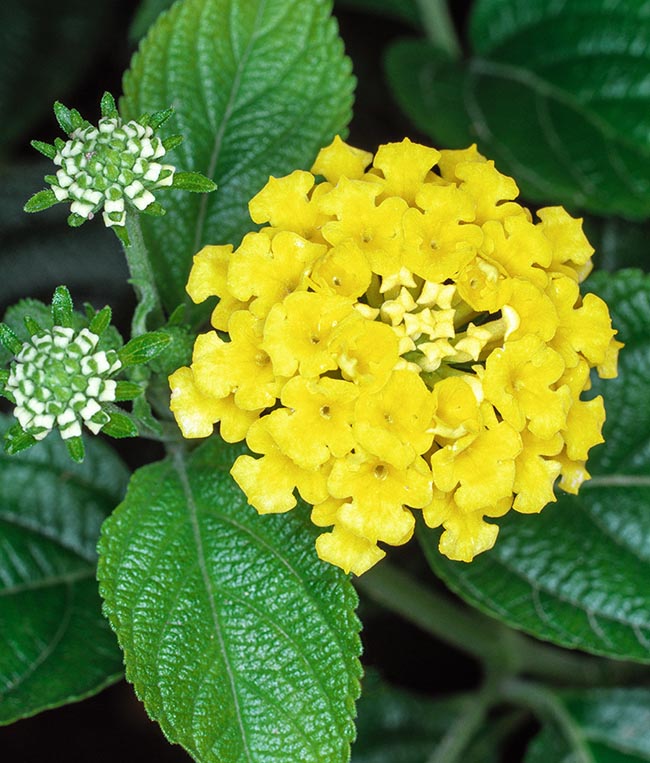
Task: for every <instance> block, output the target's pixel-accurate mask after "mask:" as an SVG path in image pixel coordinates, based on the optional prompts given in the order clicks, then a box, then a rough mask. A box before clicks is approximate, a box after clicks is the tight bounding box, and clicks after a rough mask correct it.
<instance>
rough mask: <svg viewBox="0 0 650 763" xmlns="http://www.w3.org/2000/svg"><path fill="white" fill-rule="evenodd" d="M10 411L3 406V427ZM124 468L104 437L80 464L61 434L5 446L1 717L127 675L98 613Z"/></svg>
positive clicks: (0, 486) (0, 478)
mask: <svg viewBox="0 0 650 763" xmlns="http://www.w3.org/2000/svg"><path fill="white" fill-rule="evenodd" d="M9 421H10V419H9V418H8V417H2V416H0V431H3V430H4V429H6V427H7V426H8V423H9ZM127 476H128V474H127V470H126V468H125V467H124V465H123V464H122V462H121V461H120V460H119V458H118V457H117V456H116V455H115V453H114V452H113V451H112V450H111V449H110V448H108V447H107V446H106V445H104V444H103V443H100V442H97V441H93V442H90V443H88V453H87V455H86V460H85V462H84V463H83V464H80V465H78V464H73V463H72V462H71V461H70V458H69V456H68V454H67V452H66V447H65V445H64V443H63V442H62V441H61V440H60V439H59V438H58V437H48V438H46V439H45V440H44V441H43V442H41V443H37V444H36V445H35V446H34V447H33V448H31V449H30V450H29V451H26V452H24V453H21V454H20V455H18V456H12V457H9V456H5V455H4V454H0V495H1V496H2V498H1V499H0V622H1V623H2V627H1V628H0V723H10V722H12V721H14V720H16V719H17V718H23V717H25V716H29V715H33V714H34V713H37V712H40V711H41V710H44V709H46V708H49V707H56V706H58V705H61V704H64V703H66V702H72V701H74V700H78V699H81V698H82V697H86V696H88V695H90V694H94V693H95V692H97V691H99V690H100V689H102V688H103V687H104V686H106V685H107V684H109V683H112V682H113V681H115V680H117V679H118V678H119V677H120V674H121V658H120V653H119V649H118V648H117V644H116V643H115V637H114V635H113V634H112V633H111V631H110V628H109V627H108V623H107V622H106V620H105V619H104V617H103V616H102V614H101V606H100V600H99V596H98V593H97V583H96V581H95V565H96V551H95V546H96V543H97V537H98V535H99V528H100V524H101V522H102V521H103V519H104V518H105V517H106V515H107V514H108V513H109V512H110V511H111V510H112V509H113V507H114V506H115V505H116V504H117V503H118V502H119V501H120V499H121V497H122V495H123V494H124V489H125V487H126V481H127Z"/></svg>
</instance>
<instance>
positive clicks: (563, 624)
mask: <svg viewBox="0 0 650 763" xmlns="http://www.w3.org/2000/svg"><path fill="white" fill-rule="evenodd" d="M587 288H589V289H591V290H593V291H596V292H597V293H599V294H600V296H602V297H603V298H604V299H605V300H606V301H607V303H608V304H609V307H610V311H611V313H612V316H613V323H614V326H616V327H617V328H618V329H619V336H620V338H621V339H622V340H623V341H624V342H625V343H626V347H625V349H624V350H623V351H622V353H621V356H620V365H619V376H618V378H617V379H608V380H604V381H603V380H600V379H596V380H594V385H593V389H592V391H591V393H590V394H592V395H596V394H602V395H603V397H604V399H605V408H606V410H607V421H606V423H605V427H604V431H603V434H604V437H605V444H604V445H600V446H598V447H597V448H595V449H594V450H593V451H592V453H591V454H590V456H591V457H590V460H589V462H588V464H587V468H588V469H589V472H590V473H591V474H592V476H593V478H592V480H591V481H589V482H586V483H585V484H584V485H583V486H582V488H581V490H580V493H579V495H578V496H568V495H564V494H561V491H560V494H561V497H560V498H559V500H558V502H557V503H556V504H550V505H549V506H547V507H546V508H545V509H544V510H543V512H542V513H541V515H539V516H517V515H515V513H514V512H510V513H509V514H508V516H507V517H505V518H504V520H503V521H501V522H499V524H500V525H501V531H500V533H499V537H498V538H497V542H496V545H495V547H494V548H493V549H492V550H491V551H488V552H486V553H483V554H481V555H480V556H479V557H477V558H476V559H475V560H474V561H473V562H472V563H471V564H463V563H459V562H452V561H449V560H448V559H446V558H445V557H443V556H442V555H441V554H440V553H439V552H438V550H437V539H438V533H437V532H434V531H431V530H424V531H422V532H421V533H420V535H419V537H420V541H421V543H422V545H423V547H424V549H425V552H426V554H427V557H428V559H429V562H430V564H431V566H432V568H433V569H434V571H435V572H436V573H437V574H438V575H439V576H440V577H441V578H443V580H445V582H446V583H447V584H448V585H449V586H450V587H451V588H452V589H453V590H455V591H457V592H458V593H459V594H460V595H461V596H462V597H463V598H464V599H466V600H467V601H468V602H470V603H471V604H473V605H474V606H476V607H478V608H479V609H481V610H483V611H484V612H487V613H488V614H491V615H493V616H494V617H496V618H498V619H500V620H503V621H504V622H506V623H508V624H510V625H512V626H514V627H516V628H520V629H522V630H525V631H527V632H529V633H532V634H533V635H535V636H537V637H539V638H542V639H547V640H550V641H554V642H555V643H557V644H560V645H562V646H567V647H572V648H579V649H583V650H585V651H589V652H594V653H597V654H603V655H609V656H611V657H618V658H627V659H632V660H638V661H643V662H650V589H649V588H648V585H647V582H648V580H650V548H649V547H648V542H647V539H648V537H650V511H649V507H650V385H648V378H649V377H650V276H645V275H643V274H642V273H641V272H640V271H637V270H628V271H621V272H619V273H617V274H616V275H611V274H604V273H601V274H599V275H598V276H595V277H592V278H591V279H590V280H589V282H588V284H587Z"/></svg>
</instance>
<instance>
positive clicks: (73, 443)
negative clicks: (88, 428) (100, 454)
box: [65, 437, 86, 464]
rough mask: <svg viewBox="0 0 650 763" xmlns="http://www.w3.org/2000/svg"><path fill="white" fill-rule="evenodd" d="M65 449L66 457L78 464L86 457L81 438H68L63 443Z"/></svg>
mask: <svg viewBox="0 0 650 763" xmlns="http://www.w3.org/2000/svg"><path fill="white" fill-rule="evenodd" d="M65 445H66V448H67V449H68V455H69V456H70V458H71V459H72V460H73V461H74V462H76V463H77V464H80V463H81V462H82V461H83V460H84V456H85V455H86V449H85V448H84V441H83V438H81V437H70V438H69V439H67V440H66V441H65Z"/></svg>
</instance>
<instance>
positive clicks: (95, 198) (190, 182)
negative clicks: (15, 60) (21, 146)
mask: <svg viewBox="0 0 650 763" xmlns="http://www.w3.org/2000/svg"><path fill="white" fill-rule="evenodd" d="M101 112H102V117H101V119H100V120H99V123H98V125H97V126H96V127H95V126H94V125H91V124H90V122H88V121H87V120H85V119H84V118H83V117H82V116H81V114H80V113H79V112H78V111H77V110H76V109H69V108H67V106H64V105H63V104H62V103H59V102H58V101H57V102H56V103H55V104H54V114H55V116H56V118H57V121H58V123H59V126H60V127H61V129H62V130H63V131H64V132H65V133H66V135H67V136H68V138H69V140H66V141H64V140H62V139H61V138H56V139H55V140H54V143H53V144H52V143H44V142H43V141H40V140H33V141H32V146H33V147H34V148H35V149H36V150H37V151H39V152H40V153H41V154H43V155H44V156H47V158H48V159H51V160H52V161H53V162H54V164H55V165H56V166H57V167H59V169H58V170H57V172H56V174H55V175H46V176H45V182H46V183H48V185H49V188H44V189H43V190H42V191H38V192H37V193H35V194H34V195H33V196H32V197H31V198H30V199H29V200H28V201H27V203H26V204H25V212H42V211H43V210H44V209H48V208H49V207H52V206H54V205H55V204H59V203H61V202H70V215H69V216H68V224H69V225H71V226H72V227H78V226H79V225H82V224H83V223H85V222H86V220H91V219H92V218H93V217H94V216H95V214H96V213H97V212H99V210H100V209H101V210H102V216H103V218H104V224H105V225H106V226H107V227H109V228H112V229H113V230H114V231H115V233H116V235H117V237H118V238H119V239H120V241H121V242H122V243H123V244H124V246H126V247H128V246H130V245H131V242H130V239H129V235H128V233H127V215H129V214H133V213H135V214H137V213H139V212H145V213H146V214H148V215H155V216H160V215H164V214H165V210H164V208H163V207H162V205H161V204H159V203H158V202H157V201H156V197H155V195H154V191H156V190H157V189H161V188H165V187H167V188H175V189H178V190H181V191H191V192H193V193H209V192H210V191H214V190H215V189H216V187H217V186H216V185H215V184H214V182H213V181H212V180H210V179H209V178H207V177H205V176H204V175H202V174H201V173H200V172H177V171H176V169H175V167H173V166H172V165H171V164H161V163H160V161H159V160H160V159H162V158H163V157H164V156H165V155H166V154H167V152H168V151H171V150H172V149H173V148H175V147H176V146H178V145H179V144H180V143H181V142H182V140H183V138H182V137H181V136H180V135H170V136H169V137H167V138H165V139H164V140H161V139H160V138H159V137H157V136H156V135H155V133H156V131H157V130H158V129H159V128H160V127H162V125H163V124H164V123H165V122H166V121H167V120H168V119H169V118H170V117H171V116H172V114H173V110H172V109H165V110H164V111H156V112H155V113H153V114H143V115H142V116H141V117H139V119H137V120H131V121H128V122H125V121H124V120H122V118H121V117H120V115H119V113H118V111H117V106H116V105H115V99H114V98H113V96H112V95H111V94H110V93H104V95H103V96H102V100H101ZM129 208H131V213H129Z"/></svg>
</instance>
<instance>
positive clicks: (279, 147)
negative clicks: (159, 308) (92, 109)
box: [122, 0, 354, 308]
mask: <svg viewBox="0 0 650 763" xmlns="http://www.w3.org/2000/svg"><path fill="white" fill-rule="evenodd" d="M330 6H331V3H329V2H328V1H327V0H184V2H181V3H177V4H176V5H174V6H173V7H172V8H171V9H170V10H169V11H168V12H167V13H165V14H163V15H162V16H161V17H160V18H159V19H158V21H157V22H156V23H155V24H154V26H153V27H152V29H151V30H150V32H149V34H148V35H147V37H146V38H145V40H144V42H143V43H142V45H141V48H140V51H139V53H138V54H137V55H136V56H135V57H134V59H133V61H132V65H131V69H130V70H129V71H128V72H127V74H126V75H125V78H124V92H125V97H124V99H123V101H122V110H123V112H124V113H125V115H126V116H128V117H129V118H133V117H136V116H137V115H138V114H140V113H141V112H143V111H153V110H156V109H160V108H164V107H166V106H169V105H173V107H174V110H175V117H174V118H173V119H171V120H170V121H169V123H168V124H167V125H165V130H167V131H168V133H169V134H171V133H180V134H182V135H183V136H184V138H185V139H184V141H183V143H182V144H181V145H180V147H179V148H177V149H175V150H174V153H173V154H172V155H171V156H170V159H171V160H172V161H173V162H174V164H175V165H176V166H177V167H178V168H179V169H182V170H188V171H189V170H192V171H198V172H202V173H203V174H205V175H206V176H207V177H209V178H211V179H212V180H214V181H215V182H216V183H217V184H218V186H219V189H218V190H217V191H216V192H214V193H211V194H208V195H202V196H193V195H190V194H186V193H181V192H177V191H170V192H169V195H173V197H174V201H173V203H172V202H169V203H167V204H166V205H165V206H166V207H167V208H168V209H170V212H169V214H167V215H166V216H165V217H164V218H157V219H147V220H143V221H142V222H143V227H144V232H145V238H146V241H147V244H148V246H149V248H150V251H151V252H152V258H153V262H154V266H155V269H156V272H157V275H158V279H159V285H160V288H161V291H162V294H163V297H164V299H165V302H166V304H167V306H168V307H169V308H174V307H176V305H177V304H178V303H179V302H181V301H183V300H184V299H186V296H185V291H184V287H185V283H186V281H187V274H188V272H189V267H190V261H191V258H192V256H193V255H194V254H195V253H196V252H197V251H198V250H199V249H200V248H201V246H203V245H204V244H208V243H209V244H217V243H232V244H238V243H239V240H240V239H241V237H242V236H243V235H244V233H245V232H246V231H248V230H252V229H253V228H255V226H254V225H253V224H252V223H251V222H250V219H249V217H248V210H247V204H248V201H249V200H250V198H251V197H252V196H253V195H254V194H255V193H257V191H258V190H259V189H260V188H261V187H262V186H263V185H264V183H265V182H266V181H267V180H268V177H269V175H276V176H278V175H284V174H287V173H289V172H291V171H292V170H294V169H297V168H308V167H309V166H310V164H311V163H312V161H313V159H314V157H315V155H316V153H317V151H318V150H319V148H321V146H323V145H325V144H326V143H328V142H329V141H330V140H331V139H332V138H333V137H334V135H335V134H336V133H340V132H342V131H344V130H345V128H346V125H347V123H348V121H349V119H350V116H351V104H352V89H353V84H354V79H353V77H352V76H351V73H350V62H349V61H348V59H347V58H346V57H345V56H344V53H343V43H342V41H341V39H340V38H339V36H338V33H337V27H336V22H335V21H334V19H332V18H331V16H330ZM161 199H162V197H161ZM163 201H164V200H163ZM172 207H173V212H172V211H171V208H172Z"/></svg>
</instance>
